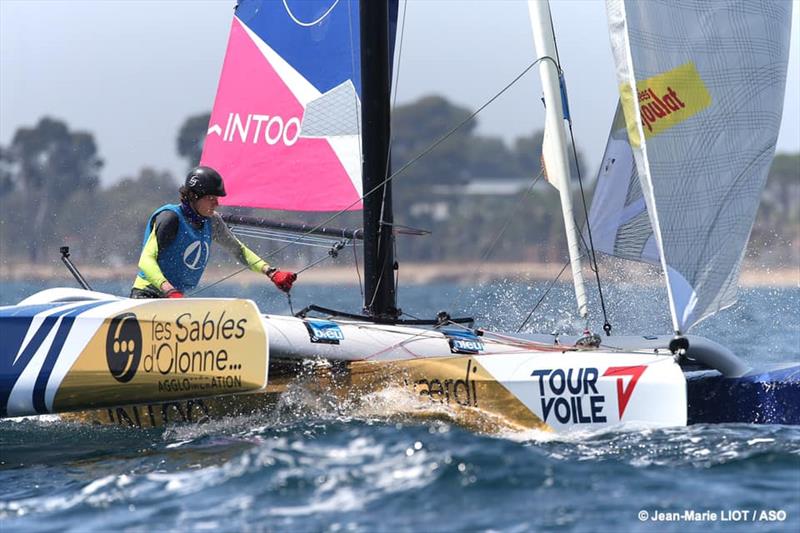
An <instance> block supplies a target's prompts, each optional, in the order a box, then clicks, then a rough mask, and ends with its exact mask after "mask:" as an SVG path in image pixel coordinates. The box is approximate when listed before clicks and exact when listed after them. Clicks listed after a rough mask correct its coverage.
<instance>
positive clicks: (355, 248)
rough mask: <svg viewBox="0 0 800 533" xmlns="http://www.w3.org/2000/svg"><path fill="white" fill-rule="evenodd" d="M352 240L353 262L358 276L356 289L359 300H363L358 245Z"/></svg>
mask: <svg viewBox="0 0 800 533" xmlns="http://www.w3.org/2000/svg"><path fill="white" fill-rule="evenodd" d="M352 242H353V262H354V263H355V265H356V275H357V276H358V290H359V292H360V293H361V301H362V302H363V301H364V284H363V282H362V281H361V267H359V266H358V246H357V245H356V241H352Z"/></svg>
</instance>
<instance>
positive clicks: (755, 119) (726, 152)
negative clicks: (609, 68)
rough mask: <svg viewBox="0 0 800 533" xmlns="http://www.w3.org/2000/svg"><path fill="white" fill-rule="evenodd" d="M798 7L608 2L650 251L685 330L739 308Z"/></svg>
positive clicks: (766, 2)
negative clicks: (737, 300) (741, 282)
mask: <svg viewBox="0 0 800 533" xmlns="http://www.w3.org/2000/svg"><path fill="white" fill-rule="evenodd" d="M791 8H792V6H791V3H790V2H788V1H775V0H762V1H748V2H741V1H722V0H719V1H714V2H697V1H695V0H669V1H666V0H650V1H648V2H639V1H632V0H609V1H608V2H607V11H608V18H609V29H610V34H611V45H612V50H613V53H614V60H615V64H616V70H617V78H618V81H619V83H620V98H621V102H622V107H623V111H624V116H625V121H626V126H627V131H628V140H629V142H630V146H631V147H632V154H633V158H634V160H635V163H636V171H637V175H638V183H639V186H640V190H641V194H642V198H643V200H644V203H645V205H646V210H647V213H648V218H649V220H650V226H651V228H652V230H653V235H652V239H650V241H652V242H651V243H650V242H648V243H646V246H645V248H647V247H648V246H649V247H650V249H653V248H654V249H655V250H656V251H657V252H658V257H659V259H660V261H661V264H662V267H663V269H664V272H665V277H666V280H667V285H668V288H669V291H668V293H669V297H670V307H671V311H672V317H673V325H674V328H675V330H676V331H679V332H685V331H686V330H687V329H688V328H690V327H691V326H692V325H693V324H696V323H697V322H699V321H700V320H702V319H703V318H706V317H708V316H710V315H711V314H713V313H715V312H716V311H718V310H720V309H722V308H724V307H727V306H729V305H731V304H732V303H733V302H734V301H735V297H736V288H737V287H736V285H737V280H738V275H739V269H740V267H741V261H742V257H743V255H744V251H745V245H746V243H747V239H748V237H749V235H750V230H751V229H752V225H753V221H754V219H755V214H756V210H757V208H758V203H759V198H760V195H761V191H762V189H763V186H764V183H765V181H766V176H767V173H768V171H769V166H770V164H771V162H772V157H773V155H774V152H775V142H776V140H777V136H778V130H779V128H780V122H781V114H782V109H783V95H784V89H785V81H786V68H787V62H788V54H789V31H790V24H791ZM612 135H613V132H612ZM630 183H631V180H630V179H629V180H628V183H627V185H630ZM616 192H617V195H619V196H615V198H617V199H619V198H620V197H622V195H623V194H624V195H627V194H628V191H625V192H623V191H616ZM618 203H621V201H619V200H618ZM625 205H627V204H623V206H625ZM629 214H630V213H629ZM639 214H640V215H641V210H640V211H639ZM631 220H632V219H631ZM617 227H618V228H619V227H621V226H620V224H617ZM618 233H619V232H616V233H615V235H614V244H613V247H614V248H616V247H617V242H616V240H617V237H618ZM609 239H610V237H609ZM604 242H606V244H608V239H607V240H606V241H604ZM647 255H648V254H647V251H646V250H644V249H643V251H642V254H641V256H640V257H641V258H642V259H645V260H646V259H648V257H647Z"/></svg>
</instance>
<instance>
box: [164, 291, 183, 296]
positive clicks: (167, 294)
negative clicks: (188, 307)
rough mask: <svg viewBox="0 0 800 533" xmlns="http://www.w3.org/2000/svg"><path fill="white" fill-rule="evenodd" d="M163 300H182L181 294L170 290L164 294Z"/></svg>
mask: <svg viewBox="0 0 800 533" xmlns="http://www.w3.org/2000/svg"><path fill="white" fill-rule="evenodd" d="M164 297H165V298H183V293H182V292H181V291H179V290H178V289H170V290H168V291H167V292H165V293H164Z"/></svg>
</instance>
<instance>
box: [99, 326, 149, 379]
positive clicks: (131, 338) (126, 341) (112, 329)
mask: <svg viewBox="0 0 800 533" xmlns="http://www.w3.org/2000/svg"><path fill="white" fill-rule="evenodd" d="M141 358H142V328H141V327H140V326H139V321H138V320H136V315H134V314H133V313H125V314H122V315H118V316H115V317H114V318H112V319H111V324H110V325H109V326H108V334H107V335H106V361H107V362H108V370H109V372H111V375H112V376H114V379H116V380H117V381H119V382H120V383H127V382H129V381H130V380H132V379H133V376H134V375H135V374H136V370H137V369H138V368H139V360H140V359H141Z"/></svg>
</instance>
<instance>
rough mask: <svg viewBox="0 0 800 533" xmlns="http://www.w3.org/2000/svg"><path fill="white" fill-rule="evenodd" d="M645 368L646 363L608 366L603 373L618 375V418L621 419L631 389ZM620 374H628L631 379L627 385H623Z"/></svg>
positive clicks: (631, 392) (631, 391) (634, 386)
mask: <svg viewBox="0 0 800 533" xmlns="http://www.w3.org/2000/svg"><path fill="white" fill-rule="evenodd" d="M645 370H647V366H646V365H638V366H610V367H608V369H607V370H606V371H605V372H604V373H603V375H604V376H620V377H619V378H617V405H618V406H619V419H620V420H622V415H623V414H625V408H626V407H628V400H630V399H631V395H632V394H633V389H635V388H636V383H637V382H638V381H639V378H640V377H641V376H642V374H644V371H645ZM621 376H629V377H630V378H631V379H630V381H628V385H627V386H623V384H622V382H623V379H622V377H621Z"/></svg>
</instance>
